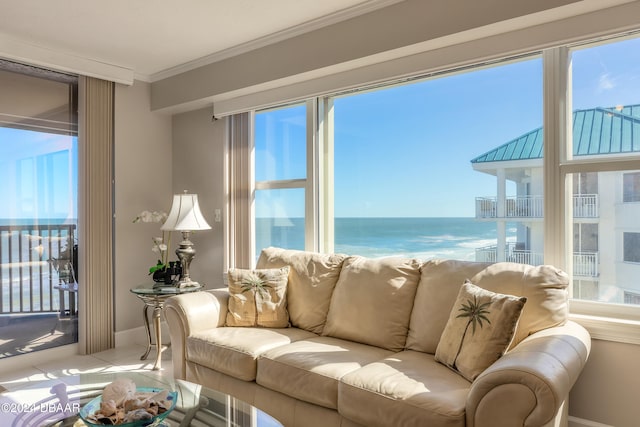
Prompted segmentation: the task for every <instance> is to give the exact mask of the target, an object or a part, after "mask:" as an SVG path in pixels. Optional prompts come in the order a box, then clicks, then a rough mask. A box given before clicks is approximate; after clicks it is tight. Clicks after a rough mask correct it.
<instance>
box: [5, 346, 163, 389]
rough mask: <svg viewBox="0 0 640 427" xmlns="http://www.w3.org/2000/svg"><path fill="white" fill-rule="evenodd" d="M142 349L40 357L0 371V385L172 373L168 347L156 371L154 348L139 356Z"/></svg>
mask: <svg viewBox="0 0 640 427" xmlns="http://www.w3.org/2000/svg"><path fill="white" fill-rule="evenodd" d="M144 350H145V347H144V346H141V345H132V346H126V347H118V348H112V349H110V350H106V351H103V352H100V353H94V354H92V355H89V356H80V355H77V356H72V357H70V358H69V357H66V358H64V359H58V360H46V359H43V360H42V361H41V362H37V363H35V364H34V366H32V367H31V368H27V369H21V370H19V371H15V372H6V371H5V372H1V373H0V386H2V387H4V388H5V389H7V390H9V391H15V390H18V389H20V388H23V387H28V386H29V384H32V383H34V382H36V381H42V380H45V379H51V378H52V376H56V377H58V376H64V375H76V374H80V373H99V372H126V371H129V372H145V373H147V374H149V375H156V376H167V377H173V372H172V367H171V348H167V349H165V350H164V351H163V352H162V369H161V370H159V371H152V370H151V368H152V367H153V362H154V361H155V349H153V348H152V349H151V353H150V354H149V357H148V358H147V359H146V360H140V356H141V355H142V354H143V353H144Z"/></svg>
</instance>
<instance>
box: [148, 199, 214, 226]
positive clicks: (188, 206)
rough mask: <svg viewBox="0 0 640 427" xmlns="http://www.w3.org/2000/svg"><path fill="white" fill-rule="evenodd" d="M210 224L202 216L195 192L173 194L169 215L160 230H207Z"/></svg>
mask: <svg viewBox="0 0 640 427" xmlns="http://www.w3.org/2000/svg"><path fill="white" fill-rule="evenodd" d="M210 228H211V226H210V225H209V224H208V223H207V221H206V220H205V219H204V217H203V216H202V212H200V205H199V204H198V195H197V194H186V193H185V194H174V196H173V204H172V205H171V211H170V212H169V217H168V218H167V220H166V221H165V222H164V224H163V225H162V227H160V229H161V230H167V231H174V230H175V231H194V230H209V229H210Z"/></svg>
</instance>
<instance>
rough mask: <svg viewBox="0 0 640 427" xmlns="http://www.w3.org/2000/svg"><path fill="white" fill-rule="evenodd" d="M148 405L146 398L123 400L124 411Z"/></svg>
mask: <svg viewBox="0 0 640 427" xmlns="http://www.w3.org/2000/svg"><path fill="white" fill-rule="evenodd" d="M148 406H149V403H148V402H147V401H146V400H143V399H138V398H135V399H129V400H127V401H125V402H124V411H125V412H129V411H134V410H136V409H140V408H147V407H148Z"/></svg>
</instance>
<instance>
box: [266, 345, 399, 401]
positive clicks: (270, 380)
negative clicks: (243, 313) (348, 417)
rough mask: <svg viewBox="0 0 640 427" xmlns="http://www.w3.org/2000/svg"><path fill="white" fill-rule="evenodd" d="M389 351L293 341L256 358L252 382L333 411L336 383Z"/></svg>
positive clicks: (366, 347) (335, 399) (389, 352)
mask: <svg viewBox="0 0 640 427" xmlns="http://www.w3.org/2000/svg"><path fill="white" fill-rule="evenodd" d="M390 354H393V353H392V352H391V351H388V350H384V349H381V348H378V347H372V346H369V345H365V344H358V343H354V342H351V341H345V340H341V339H338V338H331V337H318V338H310V339H305V340H301V341H296V342H294V343H291V344H289V345H286V346H280V347H276V348H274V349H272V350H268V351H266V352H264V353H263V354H262V355H261V356H260V358H259V359H258V374H257V377H256V382H257V383H258V384H260V385H262V386H264V387H266V388H269V389H271V390H275V391H279V392H280V393H283V394H286V395H289V396H292V397H295V398H297V399H300V400H303V401H306V402H309V403H314V404H316V405H320V406H324V407H327V408H332V409H337V407H338V406H337V405H338V381H339V380H340V378H342V377H343V376H344V375H345V374H347V373H349V372H352V371H355V370H356V369H359V368H361V367H362V366H364V365H366V364H367V363H370V362H373V361H376V360H380V359H382V358H384V357H386V356H389V355H390Z"/></svg>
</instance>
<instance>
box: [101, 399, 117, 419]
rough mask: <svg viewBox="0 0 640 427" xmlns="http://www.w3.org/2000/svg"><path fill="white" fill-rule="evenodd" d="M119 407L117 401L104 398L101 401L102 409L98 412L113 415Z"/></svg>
mask: <svg viewBox="0 0 640 427" xmlns="http://www.w3.org/2000/svg"><path fill="white" fill-rule="evenodd" d="M117 409H118V408H117V407H116V402H114V401H113V400H107V401H105V400H103V401H102V402H100V410H99V411H98V412H99V413H101V414H102V415H106V416H111V415H114V414H115V413H116V411H117Z"/></svg>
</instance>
